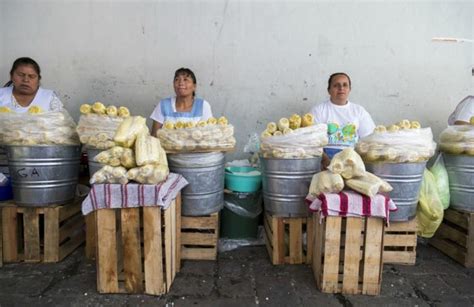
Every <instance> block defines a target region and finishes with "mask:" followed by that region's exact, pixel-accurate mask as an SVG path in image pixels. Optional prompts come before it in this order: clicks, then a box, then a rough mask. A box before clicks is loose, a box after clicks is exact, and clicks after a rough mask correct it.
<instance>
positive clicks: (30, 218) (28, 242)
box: [23, 208, 41, 262]
mask: <svg viewBox="0 0 474 307" xmlns="http://www.w3.org/2000/svg"><path fill="white" fill-rule="evenodd" d="M23 227H24V230H25V262H40V261H41V257H40V233H39V217H38V214H36V209H35V208H27V209H25V211H24V213H23Z"/></svg>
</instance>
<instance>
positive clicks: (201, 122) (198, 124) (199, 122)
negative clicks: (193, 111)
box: [196, 120, 207, 127]
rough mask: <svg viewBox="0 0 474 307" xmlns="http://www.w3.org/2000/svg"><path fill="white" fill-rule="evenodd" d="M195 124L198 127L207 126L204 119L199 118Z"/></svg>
mask: <svg viewBox="0 0 474 307" xmlns="http://www.w3.org/2000/svg"><path fill="white" fill-rule="evenodd" d="M196 126H198V127H206V126H207V122H206V121H205V120H200V121H198V122H197V124H196Z"/></svg>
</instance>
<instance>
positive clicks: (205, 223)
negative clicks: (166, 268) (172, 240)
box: [181, 212, 219, 260]
mask: <svg viewBox="0 0 474 307" xmlns="http://www.w3.org/2000/svg"><path fill="white" fill-rule="evenodd" d="M218 240H219V212H216V213H212V214H209V215H203V216H182V217H181V259H187V260H216V259H217V243H218Z"/></svg>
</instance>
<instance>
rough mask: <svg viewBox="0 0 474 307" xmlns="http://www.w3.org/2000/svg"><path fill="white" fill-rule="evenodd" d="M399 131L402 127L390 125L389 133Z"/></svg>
mask: <svg viewBox="0 0 474 307" xmlns="http://www.w3.org/2000/svg"><path fill="white" fill-rule="evenodd" d="M398 130H400V127H399V126H397V125H390V126H388V128H387V131H389V132H397V131H398Z"/></svg>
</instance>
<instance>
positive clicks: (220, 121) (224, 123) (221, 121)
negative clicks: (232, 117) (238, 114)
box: [217, 116, 229, 126]
mask: <svg viewBox="0 0 474 307" xmlns="http://www.w3.org/2000/svg"><path fill="white" fill-rule="evenodd" d="M217 124H219V125H221V126H227V125H228V124H229V121H228V120H227V118H226V117H225V116H221V117H219V119H218V120H217Z"/></svg>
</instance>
